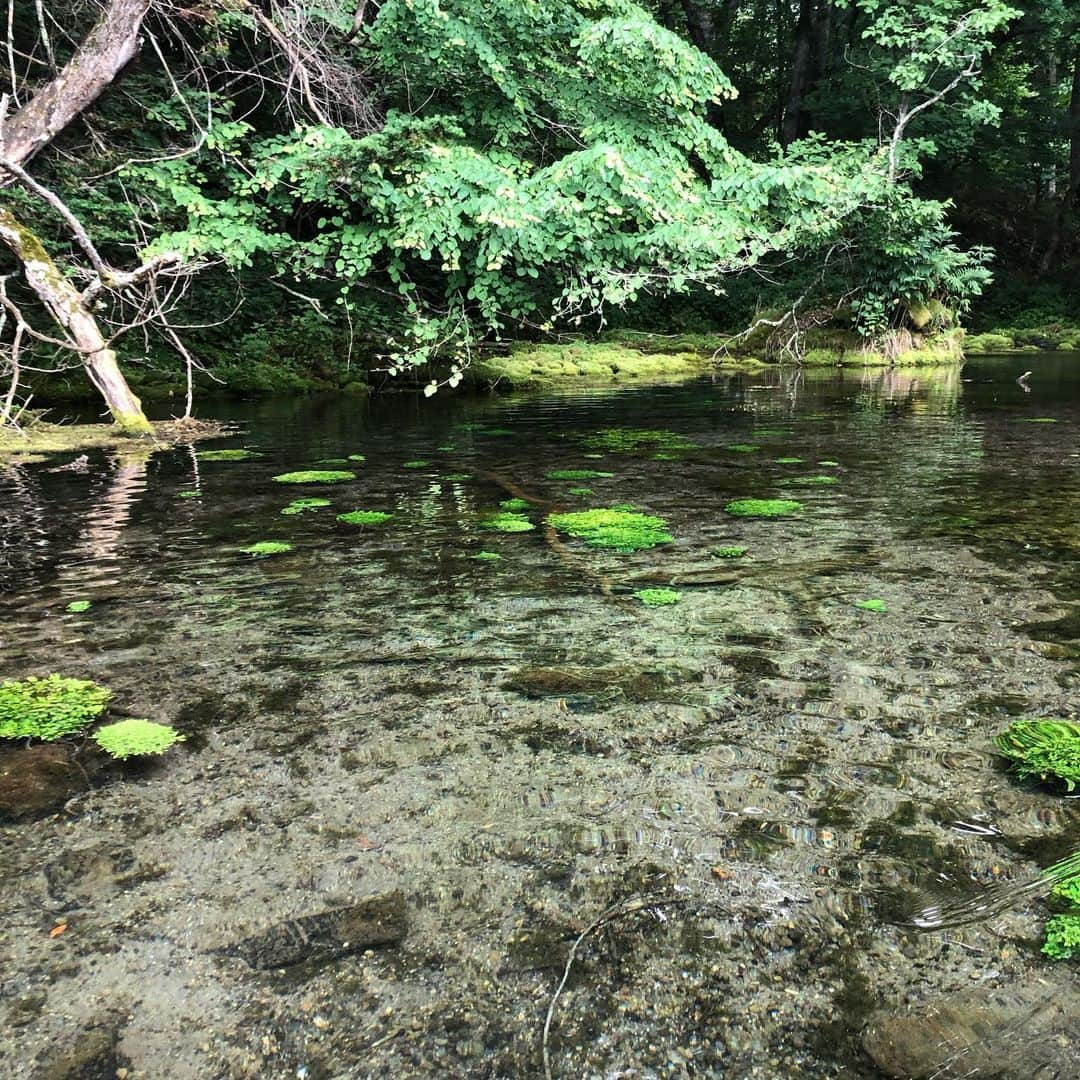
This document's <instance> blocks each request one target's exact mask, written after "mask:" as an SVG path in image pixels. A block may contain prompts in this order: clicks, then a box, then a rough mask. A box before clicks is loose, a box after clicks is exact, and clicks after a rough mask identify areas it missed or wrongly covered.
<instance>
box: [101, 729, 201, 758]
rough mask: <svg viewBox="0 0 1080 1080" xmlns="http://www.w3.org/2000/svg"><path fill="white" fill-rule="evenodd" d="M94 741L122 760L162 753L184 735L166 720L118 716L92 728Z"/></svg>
mask: <svg viewBox="0 0 1080 1080" xmlns="http://www.w3.org/2000/svg"><path fill="white" fill-rule="evenodd" d="M93 738H94V742H96V743H97V744H98V746H100V747H101V749H102V750H104V751H105V753H107V754H109V755H111V756H112V757H114V758H116V759H117V760H118V761H124V760H125V759H126V758H130V757H150V756H153V755H155V754H164V753H165V751H166V750H168V749H169V747H170V746H175V745H176V743H178V742H183V741H184V736H183V735H181V734H180V732H179V731H177V730H176V729H175V728H171V727H169V725H168V724H156V723H154V721H153V720H137V719H131V720H118V721H117V722H116V723H115V724H106V725H105V726H104V727H100V728H98V729H97V731H95V732H94V736H93Z"/></svg>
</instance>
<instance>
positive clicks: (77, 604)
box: [64, 600, 93, 615]
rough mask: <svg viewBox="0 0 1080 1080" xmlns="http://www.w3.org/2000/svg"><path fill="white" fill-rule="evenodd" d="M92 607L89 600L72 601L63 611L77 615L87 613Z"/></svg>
mask: <svg viewBox="0 0 1080 1080" xmlns="http://www.w3.org/2000/svg"><path fill="white" fill-rule="evenodd" d="M92 606H93V605H92V604H91V603H90V601H89V600H72V601H71V603H70V604H68V606H67V607H66V608H65V609H64V610H65V611H70V612H71V613H72V614H73V615H78V614H80V613H81V612H83V611H89V610H90V608H91V607H92Z"/></svg>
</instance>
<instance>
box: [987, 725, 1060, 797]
mask: <svg viewBox="0 0 1080 1080" xmlns="http://www.w3.org/2000/svg"><path fill="white" fill-rule="evenodd" d="M994 745H995V746H996V747H997V750H998V753H999V754H1001V755H1002V756H1004V757H1007V758H1009V760H1010V761H1011V762H1012V766H1013V769H1014V770H1015V772H1016V774H1017V775H1018V776H1020V777H1022V778H1024V779H1027V778H1029V777H1036V778H1038V779H1039V780H1049V779H1051V778H1053V777H1056V778H1057V779H1059V780H1062V781H1064V783H1065V786H1066V787H1067V788H1068V790H1069V791H1072V790H1073V789H1074V788H1075V787H1076V786H1077V785H1078V784H1080V724H1076V723H1072V722H1071V721H1068V720H1017V721H1016V722H1015V723H1014V724H1012V725H1011V726H1010V727H1009V728H1008V729H1007V730H1006V731H1003V732H1002V733H1001V734H1000V735H999V736H998V737H997V738H996V739H994Z"/></svg>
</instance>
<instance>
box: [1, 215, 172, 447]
mask: <svg viewBox="0 0 1080 1080" xmlns="http://www.w3.org/2000/svg"><path fill="white" fill-rule="evenodd" d="M0 240H3V242H4V243H5V244H6V245H7V246H8V247H9V248H10V249H11V252H12V254H14V256H15V258H16V259H18V260H19V263H20V264H21V265H22V268H23V273H24V274H25V275H26V282H27V284H28V285H29V286H30V288H31V289H33V290H34V293H35V294H36V295H37V298H38V299H39V300H40V301H41V303H42V304H43V305H44V306H45V308H46V309H47V310H48V312H49V314H50V315H52V317H53V319H54V320H55V321H56V323H57V325H58V326H60V327H61V328H62V329H63V332H64V335H65V337H66V339H67V343H68V344H69V345H70V347H71V348H73V349H75V350H77V351H78V353H79V356H80V359H81V360H82V364H83V367H84V368H85V370H86V373H87V375H88V376H89V377H90V381H91V382H92V383H93V384H94V386H96V387H97V389H98V390H99V391H100V393H101V396H102V397H103V398H104V399H105V404H106V405H108V407H109V412H110V413H111V414H112V417H113V420H114V421H115V422H116V424H117V425H118V426H119V427H120V429H121V430H122V431H124V432H125V433H127V434H130V435H147V434H149V433H150V432H151V431H152V430H153V429H152V428H151V426H150V421H149V420H147V418H146V414H145V413H144V412H143V408H142V402H140V401H139V399H138V398H137V397H136V396H135V394H134V393H132V391H131V388H130V387H129V386H128V384H127V380H126V379H125V378H124V374H123V372H122V371H121V370H120V366H119V364H117V362H116V352H115V351H114V350H113V349H111V348H110V347H109V343H108V341H107V339H106V338H105V336H104V334H102V332H101V328H100V327H99V326H98V323H97V319H95V318H94V314H93V312H92V311H91V310H90V309H89V307H88V306H87V305H86V303H85V301H84V300H83V298H82V294H81V293H80V292H79V291H78V289H76V288H75V286H74V285H72V283H71V282H70V281H69V280H68V279H67V278H66V277H64V275H63V274H62V273H61V272H60V270H59V268H58V267H57V265H56V263H55V262H53V260H52V257H51V256H50V255H49V253H48V252H47V251H46V250H45V248H44V246H43V245H42V243H41V241H40V240H39V239H38V238H37V236H35V235H34V233H33V232H32V231H31V230H30V229H28V228H27V227H26V226H25V225H23V224H22V223H21V222H20V221H19V220H18V219H17V218H16V217H15V215H14V214H12V213H11V211H10V210H8V209H7V208H6V207H3V206H0Z"/></svg>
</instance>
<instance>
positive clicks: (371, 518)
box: [337, 510, 394, 525]
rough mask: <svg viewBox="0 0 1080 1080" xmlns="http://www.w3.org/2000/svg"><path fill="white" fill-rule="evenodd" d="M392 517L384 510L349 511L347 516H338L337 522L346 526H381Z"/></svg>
mask: <svg viewBox="0 0 1080 1080" xmlns="http://www.w3.org/2000/svg"><path fill="white" fill-rule="evenodd" d="M393 516H394V515H393V514H390V513H388V512H387V511H385V510H350V511H349V513H347V514H338V516H337V519H338V521H343V522H344V523H345V524H346V525H381V524H382V523H383V522H384V521H389V520H390V519H391V518H392V517H393Z"/></svg>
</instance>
